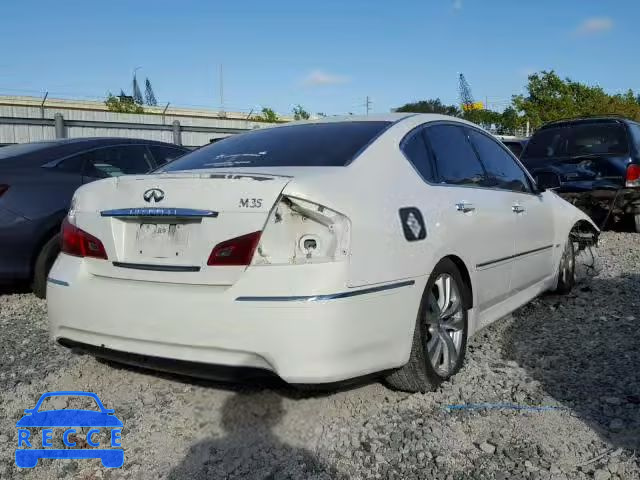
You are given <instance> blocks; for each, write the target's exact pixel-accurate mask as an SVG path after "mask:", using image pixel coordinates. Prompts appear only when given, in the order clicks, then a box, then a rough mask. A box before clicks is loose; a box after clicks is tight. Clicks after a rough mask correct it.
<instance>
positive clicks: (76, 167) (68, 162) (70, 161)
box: [54, 155, 84, 174]
mask: <svg viewBox="0 0 640 480" xmlns="http://www.w3.org/2000/svg"><path fill="white" fill-rule="evenodd" d="M83 164H84V155H74V156H73V157H69V158H65V159H64V160H62V161H61V162H58V163H56V165H55V167H54V170H56V171H58V172H65V173H77V174H81V173H82V165H83Z"/></svg>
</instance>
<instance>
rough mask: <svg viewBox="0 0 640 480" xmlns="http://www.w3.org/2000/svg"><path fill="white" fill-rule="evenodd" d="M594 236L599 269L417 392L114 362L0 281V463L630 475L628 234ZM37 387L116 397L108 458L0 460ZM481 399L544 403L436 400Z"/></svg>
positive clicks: (638, 303) (68, 472)
mask: <svg viewBox="0 0 640 480" xmlns="http://www.w3.org/2000/svg"><path fill="white" fill-rule="evenodd" d="M601 239H602V244H601V248H600V254H601V257H602V263H603V271H602V273H601V274H600V276H599V277H597V278H596V279H594V280H592V281H591V282H590V283H589V284H587V285H585V286H582V287H579V288H578V289H577V290H576V291H575V292H574V293H573V294H571V295H570V296H568V297H559V296H552V295H547V296H544V297H542V298H540V299H537V300H535V301H534V302H532V303H531V304H529V305H527V306H525V307H524V308H522V309H520V310H519V311H518V312H516V313H515V314H514V316H513V318H512V319H509V320H504V321H501V322H498V323H497V324H494V325H493V326H491V327H489V328H487V329H485V330H484V331H483V332H481V333H480V334H479V335H478V336H477V337H476V338H475V339H474V340H473V341H472V342H471V343H470V344H469V353H468V355H467V362H466V365H465V367H464V368H463V370H462V371H461V372H460V373H459V374H458V375H457V376H456V377H455V378H454V380H453V381H452V382H449V383H447V384H445V385H443V387H442V388H441V389H440V390H438V391H437V392H434V393H430V394H414V395H408V394H404V393H398V392H394V391H391V390H389V389H387V388H386V387H385V386H383V385H382V384H380V383H375V382H370V383H364V384H360V385H358V386H355V387H351V388H348V389H343V390H341V391H333V392H331V393H325V394H311V393H300V392H297V391H296V390H293V389H291V388H288V387H283V386H273V385H271V386H266V385H262V386H260V385H258V386H248V385H245V386H238V385H235V386H234V385H222V384H217V383H213V382H206V381H197V380H192V379H189V378H186V377H181V376H171V375H164V374H157V373H154V372H149V371H144V370H140V369H133V368H129V367H118V366H116V365H114V364H110V363H103V362H99V361H96V360H95V359H93V358H92V357H90V356H87V355H76V354H72V353H71V352H70V351H68V350H67V349H65V348H62V347H59V346H56V345H53V344H52V343H50V341H49V339H48V337H47V325H46V306H45V303H44V302H42V301H40V300H38V299H36V298H35V297H34V296H33V295H31V294H4V295H0V332H1V337H0V478H2V479H4V478H25V479H27V478H29V479H31V478H51V479H54V478H81V479H87V480H88V479H98V478H103V479H120V478H136V479H138V478H139V479H147V478H148V479H155V478H176V479H178V478H213V479H218V478H221V479H222V478H250V479H267V478H269V479H281V478H295V479H298V478H305V479H306V478H313V479H330V478H385V479H386V478H397V479H400V478H420V479H431V478H433V479H463V478H464V479H466V478H477V479H507V478H529V479H574V478H575V479H585V478H595V479H598V480H606V479H640V459H639V458H638V454H637V452H638V451H639V450H640V329H639V328H638V326H639V325H640V324H639V321H640V308H639V307H640V235H636V234H632V233H612V232H607V233H604V234H603V235H602V237H601ZM51 390H87V391H93V392H95V393H97V394H98V395H99V396H100V398H101V399H102V401H103V402H104V403H105V404H106V406H107V407H108V408H114V409H115V410H116V415H118V417H119V418H120V419H122V420H123V422H124V428H123V431H122V443H123V446H124V448H125V464H124V467H123V468H122V469H104V468H102V467H101V465H100V462H99V461H98V460H81V461H75V460H41V461H40V462H39V464H38V466H37V467H36V468H34V469H18V468H16V467H15V464H14V460H13V456H14V449H15V446H16V440H17V432H16V427H15V422H16V421H17V420H18V419H19V418H20V417H21V416H22V414H23V410H24V409H25V408H30V407H32V406H33V405H34V404H35V402H36V401H37V399H38V398H39V396H40V395H41V394H42V393H43V392H46V391H51ZM486 403H490V404H497V403H498V404H500V403H502V404H518V405H529V406H546V407H555V408H552V409H546V410H541V411H532V410H519V411H518V410H513V409H507V408H494V409H467V410H449V409H447V408H446V407H447V406H448V405H452V404H455V405H458V404H486Z"/></svg>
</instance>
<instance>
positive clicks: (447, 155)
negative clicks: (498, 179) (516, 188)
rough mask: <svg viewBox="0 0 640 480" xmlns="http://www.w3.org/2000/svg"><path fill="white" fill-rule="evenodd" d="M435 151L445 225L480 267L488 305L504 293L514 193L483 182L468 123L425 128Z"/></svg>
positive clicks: (481, 293)
mask: <svg viewBox="0 0 640 480" xmlns="http://www.w3.org/2000/svg"><path fill="white" fill-rule="evenodd" d="M425 133H426V140H427V142H428V145H429V146H430V150H431V152H432V155H433V160H434V167H435V179H436V182H435V183H434V185H435V186H437V187H438V191H437V199H438V202H439V203H440V205H441V211H442V212H443V216H442V219H441V224H442V227H441V228H444V229H446V231H445V237H446V240H447V241H448V242H450V245H451V248H452V250H453V251H457V252H461V254H463V255H464V256H465V258H466V260H467V261H468V262H469V263H470V265H469V266H470V268H472V269H474V270H475V277H476V287H477V288H476V293H477V304H478V307H479V309H480V310H484V309H487V308H489V307H491V306H492V305H495V304H496V303H499V302H500V301H502V300H503V299H505V298H506V297H507V296H508V294H509V291H510V275H511V266H512V262H513V259H512V256H513V252H514V248H515V245H514V241H515V232H514V229H515V217H514V216H513V214H512V213H511V212H510V210H509V202H510V198H509V196H510V195H509V193H508V192H502V191H498V190H492V189H487V188H484V185H485V181H486V173H485V170H484V168H483V166H482V164H481V163H480V161H479V160H478V157H477V155H476V153H475V151H474V150H473V148H472V146H471V144H470V143H469V140H468V138H467V133H466V131H465V129H464V128H463V127H461V126H459V125H453V124H438V125H433V126H428V127H427V128H426V129H425Z"/></svg>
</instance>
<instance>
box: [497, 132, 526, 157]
mask: <svg viewBox="0 0 640 480" xmlns="http://www.w3.org/2000/svg"><path fill="white" fill-rule="evenodd" d="M497 137H498V140H500V141H501V142H502V143H504V145H505V147H507V148H508V149H509V150H511V153H513V154H514V155H515V156H516V157H518V158H520V155H522V151H523V150H524V147H526V146H527V142H528V141H529V140H528V139H527V138H521V137H513V136H510V135H497Z"/></svg>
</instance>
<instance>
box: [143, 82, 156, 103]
mask: <svg viewBox="0 0 640 480" xmlns="http://www.w3.org/2000/svg"><path fill="white" fill-rule="evenodd" d="M144 99H145V101H146V102H147V105H149V106H151V107H155V106H157V105H158V101H157V100H156V94H155V93H154V92H153V87H152V86H151V80H149V79H148V78H147V79H146V80H145V82H144Z"/></svg>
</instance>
